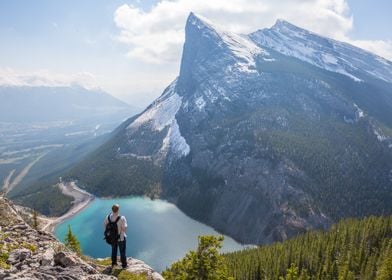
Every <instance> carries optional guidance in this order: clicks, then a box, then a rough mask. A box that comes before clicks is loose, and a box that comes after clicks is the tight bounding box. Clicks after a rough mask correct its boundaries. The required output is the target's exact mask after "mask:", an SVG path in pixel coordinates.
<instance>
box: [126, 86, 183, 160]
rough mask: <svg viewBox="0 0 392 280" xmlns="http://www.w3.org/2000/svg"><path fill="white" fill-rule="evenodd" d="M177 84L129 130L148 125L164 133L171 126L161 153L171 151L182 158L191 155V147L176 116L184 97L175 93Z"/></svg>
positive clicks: (167, 90)
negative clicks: (163, 130) (181, 130)
mask: <svg viewBox="0 0 392 280" xmlns="http://www.w3.org/2000/svg"><path fill="white" fill-rule="evenodd" d="M176 83H177V80H176V81H174V82H173V83H172V84H171V85H170V86H169V87H168V88H167V89H166V91H165V92H164V93H163V94H162V96H161V97H160V98H158V99H157V100H156V101H155V102H154V103H152V105H151V106H150V107H149V108H148V109H147V110H146V111H145V112H144V113H142V114H141V115H140V116H139V117H138V118H137V119H136V120H135V121H133V122H132V123H131V124H130V125H129V126H128V128H127V129H129V130H135V129H138V128H140V127H141V126H142V125H146V124H148V125H150V127H151V128H152V129H153V130H156V131H162V129H164V128H166V127H168V126H169V129H168V133H167V135H166V137H165V138H164V139H163V141H162V147H161V152H163V153H165V152H167V151H168V150H169V149H170V150H171V151H172V152H174V154H175V155H176V156H179V157H181V156H186V155H187V154H189V152H190V147H189V145H188V144H187V142H186V140H185V138H184V137H182V135H181V132H180V128H179V126H178V123H177V120H176V114H177V112H178V110H179V109H180V107H181V105H182V97H180V96H179V95H178V94H177V93H176V91H175V88H176Z"/></svg>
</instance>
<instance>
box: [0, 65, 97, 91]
mask: <svg viewBox="0 0 392 280" xmlns="http://www.w3.org/2000/svg"><path fill="white" fill-rule="evenodd" d="M72 85H79V86H82V87H84V88H87V89H92V88H96V87H97V83H96V78H95V76H94V75H93V74H91V73H89V72H79V73H75V74H69V75H67V74H59V73H53V72H50V71H48V70H39V71H34V72H29V71H17V70H15V69H12V68H0V86H49V87H55V86H72Z"/></svg>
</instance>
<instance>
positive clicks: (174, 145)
mask: <svg viewBox="0 0 392 280" xmlns="http://www.w3.org/2000/svg"><path fill="white" fill-rule="evenodd" d="M169 150H170V151H172V152H173V153H174V155H175V156H177V157H182V156H187V155H188V154H189V152H190V151H191V148H190V147H189V145H188V143H187V142H186V140H185V138H184V137H183V136H182V135H181V132H180V127H179V126H178V123H177V120H176V119H174V120H173V122H172V124H171V125H170V128H169V131H168V132H167V135H166V137H165V139H163V142H162V148H161V151H163V152H165V151H169Z"/></svg>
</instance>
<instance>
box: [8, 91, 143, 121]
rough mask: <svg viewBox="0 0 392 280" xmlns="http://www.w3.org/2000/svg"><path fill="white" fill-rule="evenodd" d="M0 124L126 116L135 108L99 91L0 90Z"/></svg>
mask: <svg viewBox="0 0 392 280" xmlns="http://www.w3.org/2000/svg"><path fill="white" fill-rule="evenodd" d="M0 100H1V103H0V121H2V122H50V121H68V120H80V119H91V118H97V117H106V118H108V117H112V116H113V115H115V114H117V115H118V114H124V112H126V113H127V114H128V115H129V114H131V113H132V111H133V112H135V111H136V110H135V108H132V107H131V106H130V105H128V104H126V103H124V102H122V101H120V100H118V99H116V98H114V97H112V96H111V95H109V94H107V93H105V92H103V91H101V90H88V89H85V88H83V87H80V86H69V87H65V86H64V87H45V86H37V87H28V86H0Z"/></svg>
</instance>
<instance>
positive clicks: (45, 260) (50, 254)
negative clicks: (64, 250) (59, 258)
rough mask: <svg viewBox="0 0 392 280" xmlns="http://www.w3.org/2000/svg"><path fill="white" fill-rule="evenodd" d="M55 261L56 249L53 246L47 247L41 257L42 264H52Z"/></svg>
mask: <svg viewBox="0 0 392 280" xmlns="http://www.w3.org/2000/svg"><path fill="white" fill-rule="evenodd" d="M53 262H54V250H53V248H49V249H47V250H46V251H45V252H44V253H43V254H42V255H41V259H40V263H41V265H51V264H53Z"/></svg>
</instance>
